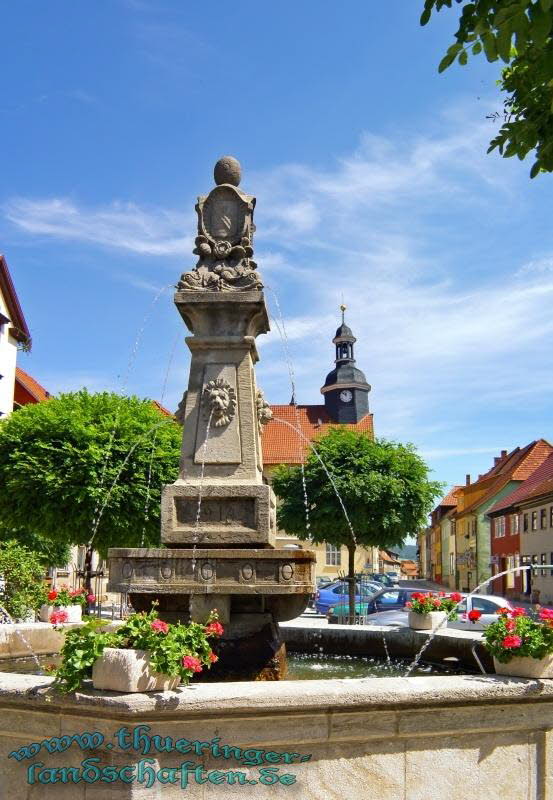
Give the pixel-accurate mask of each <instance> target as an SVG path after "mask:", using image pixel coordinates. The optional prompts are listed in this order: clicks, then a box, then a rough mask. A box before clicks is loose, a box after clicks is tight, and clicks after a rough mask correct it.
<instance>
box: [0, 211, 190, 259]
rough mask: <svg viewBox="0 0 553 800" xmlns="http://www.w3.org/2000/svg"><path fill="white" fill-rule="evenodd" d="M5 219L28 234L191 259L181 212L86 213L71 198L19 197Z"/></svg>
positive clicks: (186, 221)
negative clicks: (183, 256) (187, 255)
mask: <svg viewBox="0 0 553 800" xmlns="http://www.w3.org/2000/svg"><path fill="white" fill-rule="evenodd" d="M3 210H4V215H5V216H6V218H7V219H8V220H9V221H10V222H11V223H12V224H14V225H16V226H17V227H18V228H20V229H21V230H23V231H26V232H27V233H31V234H35V235H42V236H52V237H56V238H58V239H66V240H76V241H81V242H90V243H93V244H96V245H102V246H105V247H113V248H117V249H122V250H128V251H131V252H133V253H139V254H140V255H155V256H175V255H182V254H185V253H186V254H189V253H190V252H191V250H192V248H193V244H192V241H193V237H192V236H190V235H189V236H183V235H182V233H183V232H184V231H190V230H191V226H190V220H188V219H187V217H186V215H185V214H183V213H179V212H177V211H167V210H161V209H160V210H156V209H154V210H146V209H142V208H140V207H139V206H137V205H135V204H134V203H120V202H117V201H116V202H113V203H111V204H110V205H109V206H106V207H103V208H96V209H94V208H91V209H87V208H80V207H78V206H77V204H76V203H74V202H73V201H72V200H70V199H68V198H57V197H54V198H46V199H37V200H32V199H27V198H24V197H19V198H13V199H12V200H9V201H8V202H7V203H6V204H5V205H4V209H3Z"/></svg>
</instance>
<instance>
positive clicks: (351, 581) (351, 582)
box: [348, 544, 355, 625]
mask: <svg viewBox="0 0 553 800" xmlns="http://www.w3.org/2000/svg"><path fill="white" fill-rule="evenodd" d="M348 589H349V619H348V623H349V624H350V625H354V624H355V544H348Z"/></svg>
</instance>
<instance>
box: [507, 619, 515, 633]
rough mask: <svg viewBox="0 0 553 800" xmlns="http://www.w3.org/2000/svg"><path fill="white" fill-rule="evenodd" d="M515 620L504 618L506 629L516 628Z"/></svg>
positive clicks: (512, 629)
mask: <svg viewBox="0 0 553 800" xmlns="http://www.w3.org/2000/svg"><path fill="white" fill-rule="evenodd" d="M516 626H517V624H516V622H515V621H514V619H507V620H505V627H506V629H507V630H508V631H514V630H515V629H516Z"/></svg>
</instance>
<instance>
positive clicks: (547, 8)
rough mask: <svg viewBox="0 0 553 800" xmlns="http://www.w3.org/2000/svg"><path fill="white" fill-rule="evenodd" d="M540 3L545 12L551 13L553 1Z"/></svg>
mask: <svg viewBox="0 0 553 800" xmlns="http://www.w3.org/2000/svg"><path fill="white" fill-rule="evenodd" d="M540 3H541V7H542V8H543V10H544V11H549V9H550V8H551V5H552V4H553V0H540Z"/></svg>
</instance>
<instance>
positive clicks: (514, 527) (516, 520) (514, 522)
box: [511, 514, 519, 534]
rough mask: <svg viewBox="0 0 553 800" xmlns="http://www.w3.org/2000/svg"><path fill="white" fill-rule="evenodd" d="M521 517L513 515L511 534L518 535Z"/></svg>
mask: <svg viewBox="0 0 553 800" xmlns="http://www.w3.org/2000/svg"><path fill="white" fill-rule="evenodd" d="M518 523H519V517H518V514H511V534H515V533H518V531H519V528H518Z"/></svg>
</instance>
